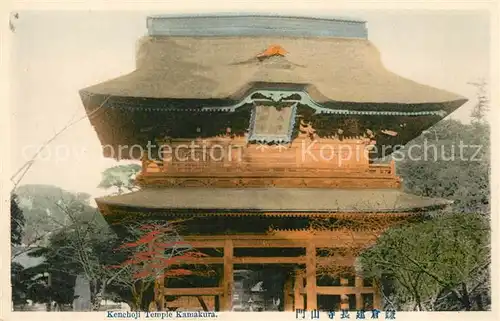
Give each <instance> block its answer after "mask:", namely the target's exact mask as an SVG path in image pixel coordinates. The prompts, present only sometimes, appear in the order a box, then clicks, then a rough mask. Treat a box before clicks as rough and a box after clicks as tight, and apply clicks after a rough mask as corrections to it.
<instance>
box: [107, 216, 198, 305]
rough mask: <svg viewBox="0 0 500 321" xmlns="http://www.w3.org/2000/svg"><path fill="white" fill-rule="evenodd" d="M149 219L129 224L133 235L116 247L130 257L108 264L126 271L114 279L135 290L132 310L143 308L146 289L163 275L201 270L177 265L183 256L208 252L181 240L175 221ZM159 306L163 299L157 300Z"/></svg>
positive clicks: (171, 276) (188, 273)
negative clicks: (116, 263)
mask: <svg viewBox="0 0 500 321" xmlns="http://www.w3.org/2000/svg"><path fill="white" fill-rule="evenodd" d="M179 223H180V222H176V223H174V222H170V223H164V222H160V223H154V222H153V223H151V222H150V223H149V224H140V225H137V224H129V225H128V226H127V231H128V233H129V235H131V237H132V240H130V242H126V243H123V244H122V245H121V246H120V247H119V248H118V249H117V250H119V251H125V252H126V253H128V259H127V260H124V261H123V262H121V263H120V264H118V265H111V266H109V268H110V269H111V270H114V269H122V270H124V273H121V274H120V276H118V277H117V278H115V280H114V283H115V284H116V283H118V284H121V285H123V286H125V287H127V288H128V289H129V290H130V293H131V294H132V302H129V303H130V306H131V307H132V309H133V310H138V309H140V308H141V303H142V302H143V298H144V293H145V292H146V291H147V290H148V289H150V287H151V286H152V285H153V284H155V282H158V281H159V280H163V279H164V278H177V277H182V276H186V275H192V274H194V273H199V271H194V270H186V269H182V268H179V267H175V266H176V265H178V264H179V263H181V262H182V260H183V259H186V258H188V259H191V258H196V257H201V256H205V255H204V254H202V253H200V252H198V251H195V250H194V249H193V248H192V247H191V246H190V245H189V244H188V243H186V242H184V241H182V239H181V237H180V235H179V234H178V233H177V230H176V224H177V225H179ZM155 303H156V306H157V307H160V306H161V304H160V302H155Z"/></svg>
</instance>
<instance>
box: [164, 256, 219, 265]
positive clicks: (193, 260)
mask: <svg viewBox="0 0 500 321" xmlns="http://www.w3.org/2000/svg"><path fill="white" fill-rule="evenodd" d="M223 263H224V258H223V257H199V258H197V257H193V258H185V259H182V260H177V261H176V262H175V263H172V265H180V264H200V265H203V264H223Z"/></svg>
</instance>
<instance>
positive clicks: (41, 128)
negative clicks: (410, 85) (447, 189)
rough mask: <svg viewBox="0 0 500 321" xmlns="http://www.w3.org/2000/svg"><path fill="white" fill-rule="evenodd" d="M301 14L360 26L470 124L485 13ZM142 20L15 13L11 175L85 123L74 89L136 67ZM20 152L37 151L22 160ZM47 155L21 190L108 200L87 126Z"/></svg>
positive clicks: (485, 40)
mask: <svg viewBox="0 0 500 321" xmlns="http://www.w3.org/2000/svg"><path fill="white" fill-rule="evenodd" d="M218 11H220V10H218ZM150 13H151V14H161V13H164V12H150ZM169 13H172V12H169ZM303 14H304V15H313V16H317V15H319V14H321V15H322V16H325V15H326V16H348V17H352V18H359V19H363V20H366V21H367V26H368V36H369V39H370V40H371V41H372V42H373V43H374V44H375V45H376V46H377V48H378V49H379V51H380V52H381V56H382V60H383V63H384V64H385V66H386V67H387V69H389V70H391V71H393V72H395V73H397V74H399V75H401V76H404V77H407V78H410V79H412V80H415V81H418V82H421V83H425V84H428V85H431V86H435V87H438V88H442V89H446V90H449V91H453V92H456V93H458V94H461V95H464V96H466V97H469V98H471V102H469V103H468V104H466V105H465V106H464V107H462V108H460V110H458V111H457V112H455V113H454V114H453V115H451V117H453V118H457V119H460V120H463V121H468V115H469V114H470V109H471V106H472V105H473V104H474V95H475V90H474V88H472V87H471V86H470V85H467V82H470V81H475V80H477V79H478V78H488V71H489V69H490V67H489V52H490V48H489V39H490V31H489V23H488V16H489V14H488V13H487V12H484V13H481V12H465V11H455V12H450V11H448V12H446V11H414V10H413V11H411V12H410V11H400V10H399V11H387V10H386V11H378V12H377V11H338V10H337V11H332V12H325V11H322V12H321V13H320V12H303ZM147 15H148V13H146V12H137V11H136V12H95V11H82V12H75V11H72V12H49V11H43V12H20V19H19V20H18V21H17V23H16V28H17V29H16V33H15V37H14V39H13V51H12V54H13V58H12V73H13V77H12V79H13V83H12V90H13V92H12V97H11V98H12V103H13V104H12V108H11V117H12V118H11V120H12V139H13V141H12V147H13V151H12V172H14V171H15V170H16V169H17V168H18V167H19V166H20V164H22V163H24V161H25V158H26V157H29V156H30V155H32V154H33V153H34V151H35V148H36V147H37V146H39V145H40V144H42V143H43V142H44V141H46V140H47V139H49V138H50V137H51V136H52V135H53V134H54V133H55V132H56V131H57V130H58V129H60V128H62V127H63V126H65V125H66V124H67V123H68V122H69V121H70V120H71V119H72V118H73V117H75V118H77V117H79V116H81V115H83V113H84V108H83V106H82V104H81V102H80V98H79V96H78V90H79V89H81V88H83V87H86V86H89V85H92V84H95V83H99V82H102V81H105V80H107V79H110V78H114V77H117V76H119V75H122V74H125V73H128V72H130V71H132V70H133V69H134V64H135V57H134V54H135V43H136V41H137V39H138V38H140V37H141V36H143V35H145V34H146V16H147ZM26 146H33V147H32V148H31V150H27V151H26V152H25V155H23V153H22V152H21V151H22V150H23V148H25V147H26ZM61 146H62V147H61ZM57 148H59V149H60V150H63V149H68V148H69V149H71V153H72V156H71V157H70V158H69V159H68V160H61V159H59V160H56V159H55V157H49V156H50V155H52V156H53V155H54V154H55V153H56V151H57ZM48 151H49V153H47V154H46V158H47V159H40V160H38V161H37V162H36V163H35V165H34V166H33V167H32V169H31V170H30V172H29V173H28V174H27V175H26V177H25V178H24V180H23V182H22V183H23V184H31V183H39V184H54V185H57V186H60V187H62V188H65V189H69V190H73V191H81V192H88V193H90V194H92V195H94V196H97V195H100V194H104V193H105V191H101V190H99V189H98V188H97V187H96V186H97V185H98V183H99V180H100V173H101V172H102V170H104V169H105V168H107V167H109V166H112V165H114V164H115V162H114V161H112V160H106V159H103V158H102V156H101V151H100V144H99V141H98V139H97V135H96V134H95V132H94V131H93V129H92V127H91V126H90V123H89V122H88V121H87V120H84V121H81V122H80V123H78V124H77V125H75V126H74V127H72V128H71V129H70V130H68V131H67V132H65V133H64V134H63V135H62V136H61V137H59V138H58V139H57V140H56V141H55V142H54V143H52V144H51V145H50V146H49V148H48Z"/></svg>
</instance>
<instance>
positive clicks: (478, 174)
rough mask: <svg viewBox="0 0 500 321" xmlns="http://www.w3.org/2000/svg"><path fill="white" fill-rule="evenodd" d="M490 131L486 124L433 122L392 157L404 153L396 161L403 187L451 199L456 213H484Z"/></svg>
mask: <svg viewBox="0 0 500 321" xmlns="http://www.w3.org/2000/svg"><path fill="white" fill-rule="evenodd" d="M489 134H490V129H489V125H488V124H486V123H475V124H472V125H467V124H462V123H460V122H458V121H456V120H444V121H442V122H440V123H438V124H436V125H435V126H434V127H432V128H431V129H429V130H428V131H427V132H426V133H424V134H422V135H421V136H420V137H418V138H417V139H415V140H414V141H412V142H411V143H409V144H408V146H406V147H405V148H404V149H403V150H401V151H398V152H397V153H398V156H395V157H401V158H402V156H404V159H403V160H401V161H397V163H396V164H397V171H398V174H399V175H400V176H401V177H402V178H403V184H404V188H405V189H406V190H407V191H409V192H411V193H414V194H417V195H422V196H428V197H440V198H447V199H450V200H452V201H454V204H453V210H454V211H456V212H461V213H483V214H485V215H487V214H488V213H489V207H490V184H489V177H490V161H489V159H490V146H489V145H490V144H489ZM412 146H415V147H417V148H412ZM460 146H462V148H460ZM410 151H411V152H410Z"/></svg>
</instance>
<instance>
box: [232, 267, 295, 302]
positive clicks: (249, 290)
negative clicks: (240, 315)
mask: <svg viewBox="0 0 500 321" xmlns="http://www.w3.org/2000/svg"><path fill="white" fill-rule="evenodd" d="M287 273H288V271H287V269H286V268H283V267H276V266H265V265H256V264H253V265H236V266H235V270H234V274H233V275H234V287H233V298H232V302H233V311H252V312H256V311H284V284H285V279H286V276H287Z"/></svg>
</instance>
